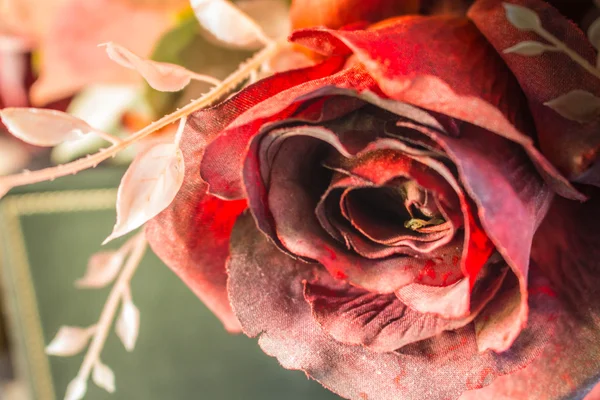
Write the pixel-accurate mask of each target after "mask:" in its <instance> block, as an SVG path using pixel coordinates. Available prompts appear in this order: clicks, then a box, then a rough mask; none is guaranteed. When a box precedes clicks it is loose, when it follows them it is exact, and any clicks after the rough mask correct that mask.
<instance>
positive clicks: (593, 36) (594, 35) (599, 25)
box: [587, 17, 600, 50]
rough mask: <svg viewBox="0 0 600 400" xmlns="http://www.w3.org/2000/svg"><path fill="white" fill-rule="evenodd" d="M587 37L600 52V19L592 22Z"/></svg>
mask: <svg viewBox="0 0 600 400" xmlns="http://www.w3.org/2000/svg"><path fill="white" fill-rule="evenodd" d="M587 36H588V38H589V39H590V43H591V44H592V45H593V46H594V47H595V48H596V49H597V50H600V17H598V18H596V20H595V21H594V22H592V24H591V25H590V27H589V28H588V31H587Z"/></svg>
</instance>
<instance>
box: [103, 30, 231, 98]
mask: <svg viewBox="0 0 600 400" xmlns="http://www.w3.org/2000/svg"><path fill="white" fill-rule="evenodd" d="M104 46H105V47H106V52H107V54H108V56H109V57H110V59H111V60H113V61H115V62H116V63H118V64H120V65H122V66H124V67H125V68H130V69H134V70H136V71H137V72H138V73H139V74H140V75H142V77H144V79H145V80H146V82H148V85H150V86H151V87H152V88H153V89H156V90H158V91H161V92H177V91H179V90H181V89H183V88H184V87H186V86H187V85H188V84H189V83H190V81H191V80H192V79H195V80H198V81H203V82H208V83H210V84H213V85H218V84H219V83H220V81H219V80H218V79H215V78H213V77H211V76H208V75H202V74H197V73H195V72H192V71H190V70H188V69H185V68H184V67H182V66H180V65H176V64H170V63H164V62H158V61H152V60H146V59H143V58H141V57H140V56H138V55H137V54H135V53H133V52H131V51H129V50H127V49H126V48H125V47H123V46H120V45H118V44H115V43H111V42H109V43H105V44H104Z"/></svg>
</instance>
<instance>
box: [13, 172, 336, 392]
mask: <svg viewBox="0 0 600 400" xmlns="http://www.w3.org/2000/svg"><path fill="white" fill-rule="evenodd" d="M119 172H120V171H108V172H107V171H95V172H92V173H88V174H85V175H80V176H77V177H72V178H68V179H64V180H61V182H60V183H59V182H57V183H58V185H55V186H59V187H61V188H65V187H68V188H69V189H76V188H77V189H79V188H82V187H86V188H90V187H106V186H110V184H113V185H114V184H115V182H118V179H119V178H118V177H119V176H120V175H119V174H118V173H119ZM109 183H110V184H109ZM44 186H46V185H44ZM55 188H56V187H53V189H55ZM114 219H115V214H114V212H113V211H95V212H76V213H58V214H45V215H32V216H25V217H22V218H21V221H22V228H23V232H24V235H25V237H26V242H27V248H28V255H29V260H30V268H31V273H32V279H33V285H34V287H35V291H36V295H37V300H38V307H39V312H40V317H41V321H42V326H43V330H44V340H45V343H46V344H47V343H49V341H50V340H51V339H52V337H53V336H54V335H55V333H56V332H57V330H58V329H59V327H60V326H61V325H78V326H89V325H91V324H94V323H95V322H96V321H97V319H98V317H99V314H100V312H101V310H102V306H103V304H104V301H105V300H106V297H107V296H108V292H109V290H110V287H107V288H104V289H100V290H79V289H75V288H74V286H73V282H74V281H75V280H76V279H77V278H79V277H81V276H82V275H83V273H84V271H85V266H86V263H87V259H88V257H89V255H91V254H93V253H94V252H97V251H98V250H99V249H100V243H101V242H102V240H103V239H104V238H105V237H106V236H107V234H108V233H109V232H110V230H111V228H112V225H113V224H114ZM119 244H120V242H116V243H112V244H110V245H109V246H108V247H109V248H111V247H112V248H116V247H118V246H119ZM132 293H133V300H134V303H135V304H136V305H137V307H138V308H139V309H140V312H141V326H140V335H139V339H138V342H137V346H136V349H135V350H134V352H133V353H128V352H127V351H126V350H125V349H124V348H123V346H122V344H121V342H120V341H119V339H118V338H117V336H116V335H115V334H114V330H113V331H111V334H110V336H109V338H108V340H107V344H106V346H105V349H104V351H103V352H102V361H103V362H104V363H105V364H107V365H109V366H110V367H111V368H112V369H113V371H114V372H115V375H116V386H117V392H116V393H115V394H113V395H110V394H108V393H106V392H104V391H103V390H101V389H99V388H97V387H95V385H94V384H93V383H92V382H91V381H90V382H89V386H88V395H87V396H86V399H89V400H94V399H114V400H118V399H128V400H132V399H133V400H136V399H144V400H152V399H157V400H158V399H160V400H163V399H223V400H228V399H261V400H263V399H264V400H269V399H277V400H279V399H292V400H294V399H314V400H320V399H323V400H325V399H336V398H338V397H337V396H335V395H333V394H331V393H330V392H328V391H326V390H325V389H323V388H321V386H320V385H319V384H318V383H316V382H314V381H309V380H307V378H306V377H305V375H304V374H303V373H302V372H299V371H287V370H285V369H283V368H282V367H280V366H279V365H278V363H277V361H276V360H275V359H273V358H270V357H268V356H266V355H265V354H263V353H262V351H261V350H260V348H259V347H258V344H257V343H256V340H254V339H249V338H247V337H245V336H242V335H239V336H235V335H230V334H228V333H227V332H225V331H224V329H223V327H222V325H221V323H220V322H219V321H218V320H217V319H216V318H215V317H214V316H213V315H212V313H211V312H210V311H209V310H208V309H207V308H206V307H204V305H203V304H202V303H201V302H200V301H199V300H198V299H197V298H196V297H195V296H194V295H193V294H192V293H191V291H189V290H188V289H187V288H186V287H185V285H184V284H183V283H182V282H181V281H180V280H179V279H178V278H177V277H176V276H175V275H174V274H173V273H172V272H171V271H170V270H169V269H168V268H166V267H165V266H164V265H163V264H162V262H161V261H160V260H158V259H157V258H156V257H155V256H154V255H153V254H151V252H149V253H148V254H147V256H146V257H145V259H144V261H143V263H142V265H141V267H140V269H139V271H138V272H137V274H136V275H135V276H134V278H133V281H132ZM49 359H50V365H51V370H52V375H53V381H54V386H55V389H56V397H57V399H60V398H62V397H63V396H64V390H65V388H66V386H67V384H68V382H69V381H70V380H71V379H72V378H73V377H74V376H75V375H76V373H77V370H78V369H79V366H80V364H81V362H82V359H83V354H80V355H77V356H74V357H67V358H61V357H50V358H49Z"/></svg>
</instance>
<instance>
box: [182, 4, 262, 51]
mask: <svg viewBox="0 0 600 400" xmlns="http://www.w3.org/2000/svg"><path fill="white" fill-rule="evenodd" d="M190 3H191V6H192V8H193V9H194V14H195V15H196V18H197V19H198V22H200V25H202V27H203V28H204V29H205V30H206V31H208V33H209V34H210V35H212V36H213V37H214V39H216V40H218V41H219V42H222V43H225V44H227V45H230V46H235V47H237V48H241V49H255V48H257V47H260V46H261V45H264V44H266V43H269V42H270V39H269V38H268V37H267V36H266V34H265V33H264V32H263V30H262V29H261V28H260V26H258V24H257V23H256V22H254V21H253V20H252V19H251V18H250V17H248V16H247V15H246V14H244V13H243V12H241V11H240V10H239V9H238V8H236V7H235V6H234V5H233V4H231V3H230V2H229V1H227V0H191V2H190Z"/></svg>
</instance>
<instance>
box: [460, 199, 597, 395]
mask: <svg viewBox="0 0 600 400" xmlns="http://www.w3.org/2000/svg"><path fill="white" fill-rule="evenodd" d="M589 194H591V200H590V201H588V202H586V203H583V204H581V203H577V202H573V201H567V200H565V199H560V198H557V199H555V201H554V203H553V205H552V207H551V208H550V211H549V213H548V216H547V217H546V219H545V220H544V222H543V223H542V224H541V225H540V228H539V229H538V231H537V233H536V236H535V239H534V243H533V250H532V259H533V260H534V261H535V265H536V266H537V268H538V269H539V270H541V272H542V273H543V274H544V275H546V276H547V277H548V278H549V280H550V284H546V285H544V286H539V287H537V288H530V296H535V295H537V294H538V293H540V292H545V293H547V294H548V295H549V296H550V297H552V296H554V299H559V300H560V302H561V307H560V308H558V309H556V310H555V311H554V313H552V314H551V315H550V316H549V317H551V320H550V321H548V323H552V324H555V325H556V326H557V327H556V331H555V333H554V335H552V337H551V338H550V340H549V341H548V343H547V345H546V346H545V348H544V351H543V353H542V354H541V356H540V357H539V358H538V359H537V360H535V361H534V362H533V363H532V364H531V365H529V366H528V367H527V368H525V369H523V370H522V371H519V372H516V373H515V374H513V375H510V376H506V377H503V378H500V379H498V380H497V381H496V382H494V383H493V384H492V385H490V386H489V387H487V388H485V389H482V390H478V391H473V392H469V393H465V395H464V396H463V397H461V400H475V399H487V398H490V399H498V400H509V399H511V400H512V399H521V398H522V399H531V400H554V399H576V398H577V399H578V398H583V397H584V396H585V394H586V393H587V391H589V390H591V389H592V387H593V386H594V385H595V384H596V383H597V382H598V381H599V380H600V230H599V229H598V221H600V191H599V190H593V191H590V193H589ZM534 312H535V311H534V310H533V309H532V311H531V313H532V314H533V313H534ZM529 325H530V326H531V323H530V324H529ZM590 400H592V399H590Z"/></svg>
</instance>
